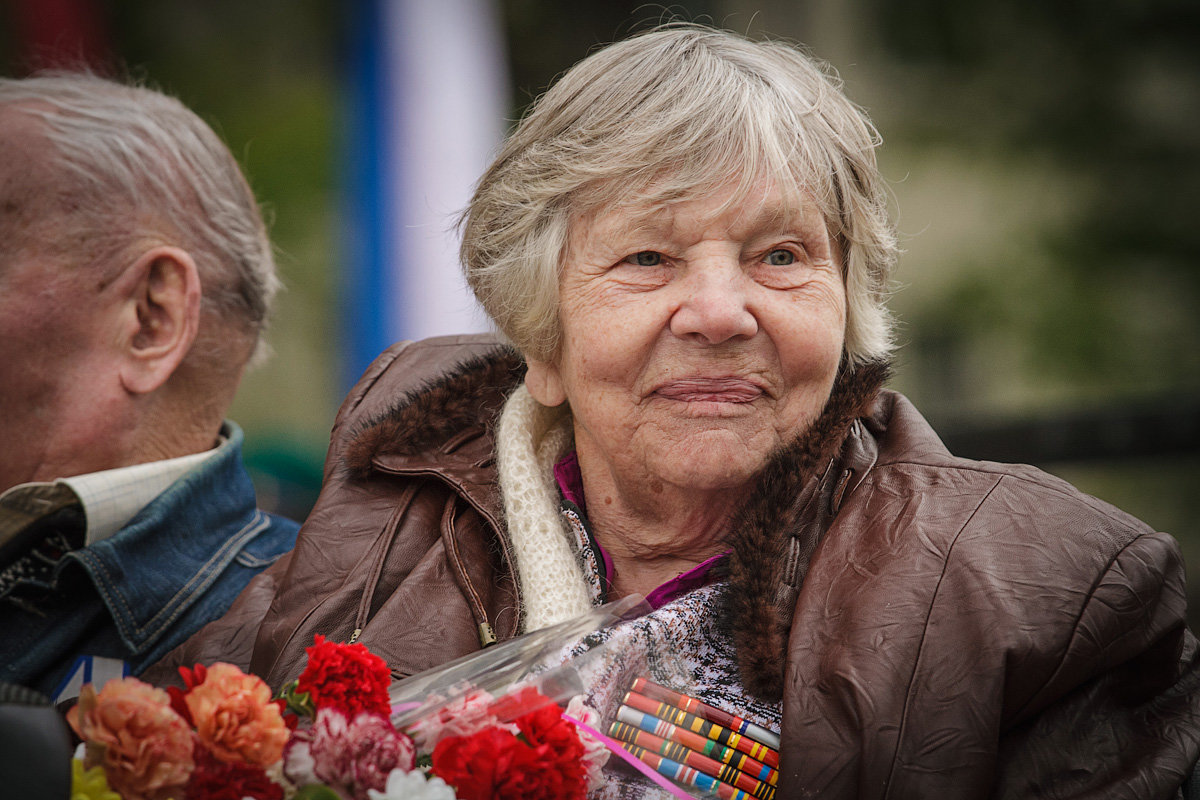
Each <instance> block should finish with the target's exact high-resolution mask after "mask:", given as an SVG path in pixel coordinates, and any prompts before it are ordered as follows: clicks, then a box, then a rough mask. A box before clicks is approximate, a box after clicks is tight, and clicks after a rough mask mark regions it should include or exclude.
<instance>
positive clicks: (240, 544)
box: [60, 421, 271, 654]
mask: <svg viewBox="0 0 1200 800" xmlns="http://www.w3.org/2000/svg"><path fill="white" fill-rule="evenodd" d="M222 432H223V433H224V434H225V436H227V437H228V438H227V439H226V441H225V442H224V443H223V444H221V445H220V446H219V447H218V448H217V453H216V454H215V455H214V456H213V457H212V458H210V459H209V460H207V461H205V462H204V463H203V464H201V465H200V466H199V467H198V468H196V469H194V470H192V471H191V472H189V473H188V474H187V475H185V476H183V477H182V478H180V479H179V480H177V481H175V483H173V484H171V485H170V486H169V487H168V488H167V489H166V491H164V492H163V493H162V494H160V495H159V496H158V497H157V498H155V499H154V500H153V501H151V502H150V504H149V505H147V506H146V507H145V508H143V509H142V510H141V511H140V512H138V514H137V516H135V517H134V518H133V519H132V520H130V521H129V523H128V524H127V525H126V526H125V527H124V528H122V529H121V530H120V531H119V532H117V533H116V534H114V535H113V536H112V537H110V538H108V539H105V540H104V541H101V542H97V543H96V544H94V545H91V546H89V547H85V548H83V549H80V550H76V551H73V552H72V553H70V554H68V556H67V558H66V559H64V562H65V561H66V560H67V559H69V560H71V561H74V562H76V563H78V564H79V565H80V566H82V567H83V569H85V570H86V571H87V572H88V574H89V575H90V576H91V578H92V582H93V583H94V584H95V586H96V590H97V591H98V592H99V593H100V596H101V597H102V598H103V600H104V603H105V605H106V606H107V607H108V610H109V612H110V614H111V615H112V618H113V621H114V622H115V624H116V626H117V630H118V632H119V633H120V636H121V639H122V640H123V642H124V643H125V645H126V646H127V647H129V648H130V650H131V651H132V652H133V653H134V654H137V653H140V652H142V651H143V650H145V649H147V648H149V647H150V646H151V645H153V644H154V642H155V641H156V640H157V639H159V638H160V637H161V636H162V635H163V634H164V633H166V632H167V631H168V630H169V629H170V627H171V626H172V625H173V624H174V623H175V622H176V621H177V620H178V619H179V618H180V617H181V616H183V615H184V613H185V612H186V611H187V610H188V609H189V608H190V607H191V606H192V605H194V604H195V603H196V601H197V600H199V598H200V597H201V596H203V594H204V592H205V591H206V590H207V589H208V588H209V587H210V586H211V585H212V584H213V583H214V582H215V581H216V580H217V579H218V578H219V577H220V576H221V573H222V572H223V571H224V570H225V569H226V567H228V566H229V564H230V562H231V561H233V559H234V558H236V557H237V556H238V554H239V552H241V551H242V550H243V549H244V548H245V547H246V545H247V543H248V542H249V541H250V540H251V539H253V538H254V537H256V536H257V535H258V534H260V533H261V532H262V531H263V530H264V529H266V528H267V527H269V526H270V524H271V522H270V518H269V517H268V516H267V515H266V514H264V513H262V512H261V511H258V510H257V509H256V507H255V501H254V486H253V484H252V483H251V482H250V476H249V475H248V474H247V473H246V470H245V467H243V465H242V460H241V448H242V441H243V439H244V438H245V436H244V434H243V433H242V430H241V428H239V427H238V426H237V425H236V424H235V423H233V422H229V421H226V423H225V425H224V428H223V430H222ZM60 568H61V567H60Z"/></svg>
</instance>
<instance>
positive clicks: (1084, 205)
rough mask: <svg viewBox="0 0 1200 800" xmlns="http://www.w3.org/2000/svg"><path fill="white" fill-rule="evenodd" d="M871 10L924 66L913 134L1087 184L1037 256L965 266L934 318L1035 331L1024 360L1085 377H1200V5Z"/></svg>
mask: <svg viewBox="0 0 1200 800" xmlns="http://www.w3.org/2000/svg"><path fill="white" fill-rule="evenodd" d="M863 10H864V13H865V18H866V19H871V20H874V21H875V24H873V25H871V26H870V28H871V30H873V31H874V33H875V38H876V40H877V41H878V42H879V43H880V44H881V45H882V46H883V47H884V49H885V50H886V51H887V53H888V55H889V56H890V57H891V58H892V59H894V60H895V61H896V62H898V64H899V65H900V67H901V69H902V70H903V74H904V75H905V76H906V77H908V78H912V77H913V76H924V78H925V80H923V81H916V82H913V83H911V84H909V86H908V87H907V88H908V90H909V92H910V97H909V102H910V103H911V107H912V108H913V109H914V110H915V113H912V114H908V115H906V119H905V123H906V126H907V127H908V130H907V131H906V132H905V133H903V134H902V135H903V136H905V137H906V139H909V140H912V139H913V138H916V137H920V138H922V139H924V140H925V144H924V146H925V147H936V146H938V144H939V143H940V144H947V143H953V145H954V146H958V147H964V146H965V147H967V148H969V149H972V150H974V151H975V153H976V155H977V156H982V157H984V158H988V159H990V160H999V161H1000V162H1003V161H1005V160H1008V159H1010V158H1012V155H1011V154H1018V157H1019V158H1020V159H1022V160H1026V161H1028V160H1035V161H1039V160H1040V161H1041V162H1042V163H1045V164H1047V165H1052V169H1054V170H1055V171H1056V172H1058V173H1059V174H1060V175H1061V176H1063V178H1064V179H1065V180H1066V181H1068V182H1069V183H1070V184H1072V185H1073V188H1074V191H1073V192H1072V195H1073V196H1072V197H1071V199H1070V201H1069V202H1070V203H1071V204H1072V209H1071V211H1070V212H1069V214H1068V216H1067V218H1066V219H1062V220H1054V221H1051V223H1050V224H1048V225H1046V226H1045V227H1044V228H1042V229H1041V230H1040V231H1038V232H1037V236H1036V238H1035V239H1034V240H1033V241H1030V242H1027V243H1023V244H1022V245H1021V247H1020V248H1018V249H1017V250H1016V252H1018V253H1019V252H1021V250H1025V251H1026V252H1030V251H1040V252H1038V253H1037V254H1036V255H1035V256H1034V257H1035V259H1036V260H1038V261H1039V262H1040V268H1038V269H1036V270H1027V269H1023V268H1021V266H1020V265H1018V266H1017V268H1016V269H1015V270H1010V269H1008V268H1007V267H1006V266H1004V265H1002V264H1000V263H993V264H992V265H991V270H990V271H991V275H990V276H989V278H990V279H988V280H983V281H980V280H979V279H978V274H979V273H977V272H971V273H968V274H967V275H966V276H965V277H964V280H963V281H962V282H960V283H959V284H958V285H957V286H956V287H955V288H954V289H953V290H951V292H949V294H948V296H947V297H945V298H943V299H942V300H941V301H939V302H938V303H936V304H935V305H933V306H932V307H929V308H927V309H925V313H927V314H928V315H929V317H930V318H929V319H928V320H926V321H925V322H928V323H932V324H929V325H923V327H926V328H928V329H930V330H932V331H934V333H933V334H932V335H933V337H935V338H936V337H938V336H940V335H941V334H940V333H938V332H940V331H953V332H954V336H955V337H958V338H960V339H967V340H970V339H980V338H986V337H988V336H989V335H992V334H994V333H995V332H996V331H998V330H1003V331H1004V332H1005V335H1008V336H1013V335H1015V336H1023V337H1025V338H1026V339H1027V342H1026V347H1025V348H1024V353H1025V360H1024V367H1025V369H1026V370H1031V371H1035V372H1037V373H1041V374H1046V373H1051V374H1057V375H1059V376H1060V379H1061V377H1062V376H1063V375H1065V376H1066V377H1067V379H1069V380H1070V381H1071V382H1073V383H1074V384H1075V385H1077V386H1078V387H1080V388H1081V389H1083V388H1086V389H1088V390H1095V389H1105V390H1108V391H1113V392H1118V393H1138V392H1146V391H1154V390H1157V391H1164V390H1171V389H1175V390H1178V389H1181V388H1183V389H1188V390H1192V391H1195V390H1197V389H1200V315H1198V314H1196V313H1195V309H1196V308H1197V304H1198V301H1200V226H1198V225H1196V223H1195V221H1194V219H1193V218H1192V215H1193V209H1194V208H1196V207H1197V205H1198V204H1200V137H1198V136H1197V135H1196V131H1197V125H1198V124H1200V6H1197V5H1196V4H1195V3H1190V2H1183V1H1182V0H1145V1H1144V2H1114V3H1105V4H1101V5H1099V6H1097V5H1095V4H1085V3H1078V2H1067V1H1065V0H1060V1H1059V2H1040V3H1039V2H1016V3H1014V2H1011V1H1010V0H984V1H983V2H979V3H972V4H969V5H964V4H960V3H954V2H950V1H949V0H905V1H904V2H891V1H890V0H864V2H863ZM986 272H987V271H986V270H985V273H986ZM1014 279H1015V281H1014ZM989 284H990V286H989ZM989 288H990V291H989ZM989 294H990V295H991V296H992V297H993V298H994V299H992V300H989V299H987V298H988V297H989ZM997 295H1002V296H997ZM1018 297H1019V299H1020V302H1019V303H1014V302H1013V300H1014V298H1018ZM980 312H983V313H980ZM917 324H919V321H918V320H914V326H916V325H917ZM921 336H922V334H920V333H917V334H916V337H917V338H916V339H915V341H917V342H918V343H920V342H922V341H927V340H922V339H921V338H920V337H921ZM967 346H970V345H969V344H968V345H967Z"/></svg>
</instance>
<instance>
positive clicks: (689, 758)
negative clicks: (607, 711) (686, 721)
mask: <svg viewBox="0 0 1200 800" xmlns="http://www.w3.org/2000/svg"><path fill="white" fill-rule="evenodd" d="M608 732H609V735H611V736H613V737H614V738H616V739H620V740H621V741H623V742H628V743H629V744H633V745H637V746H638V747H643V748H645V749H646V750H648V751H650V752H652V753H657V754H658V755H661V756H664V757H666V758H668V759H670V760H672V761H677V762H679V763H680V764H686V765H687V766H689V767H693V768H695V769H697V770H699V771H700V772H703V773H704V774H706V775H711V776H712V777H714V778H717V779H718V780H720V781H724V782H725V783H728V784H729V785H731V786H735V787H737V788H738V789H741V790H742V791H744V792H748V793H749V794H750V795H751V796H753V797H757V798H760V800H774V797H775V786H774V783H775V781H776V780H777V778H778V774H777V773H776V772H775V770H770V772H771V775H770V776H769V777H768V778H767V779H766V780H758V779H756V778H754V777H752V776H750V775H747V774H746V773H744V772H742V771H741V770H738V769H735V768H733V767H731V766H729V765H728V764H722V763H721V762H719V761H715V760H713V759H711V758H709V757H707V756H705V755H702V754H700V753H697V752H696V751H695V750H692V749H690V748H687V747H684V746H683V745H682V744H680V743H678V742H672V741H670V740H668V739H663V738H662V737H660V736H655V735H654V734H653V733H650V732H649V731H644V730H642V729H640V728H636V727H634V726H632V725H629V724H627V723H624V722H614V723H613V724H612V725H611V726H610V727H609V731H608Z"/></svg>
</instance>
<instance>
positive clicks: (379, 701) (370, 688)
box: [296, 634, 392, 719]
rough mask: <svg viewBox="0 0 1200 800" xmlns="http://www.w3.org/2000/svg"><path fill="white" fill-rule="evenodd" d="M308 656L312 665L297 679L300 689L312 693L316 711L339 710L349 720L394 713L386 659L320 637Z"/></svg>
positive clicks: (315, 640) (360, 648) (359, 645)
mask: <svg viewBox="0 0 1200 800" xmlns="http://www.w3.org/2000/svg"><path fill="white" fill-rule="evenodd" d="M305 652H307V653H308V665H307V666H306V667H305V668H304V672H302V673H300V677H299V678H297V680H296V689H297V690H298V691H301V692H308V694H309V696H310V697H311V698H312V702H313V705H314V706H315V707H316V708H318V709H320V708H336V709H338V710H339V711H341V712H342V713H343V714H345V715H346V718H347V719H354V718H355V717H356V716H357V715H358V714H359V713H360V712H363V711H368V712H373V713H376V714H383V715H384V716H387V715H388V714H389V713H390V712H391V710H392V704H391V701H390V700H389V699H388V685H389V684H390V683H391V680H392V676H391V673H390V672H389V671H388V667H387V662H385V661H384V660H383V659H382V658H380V657H379V656H377V655H375V654H374V653H372V652H371V651H369V650H367V648H366V647H364V646H363V645H361V644H339V643H337V642H331V641H328V640H326V638H325V637H324V636H321V635H320V634H317V636H316V638H315V639H314V641H313V646H312V647H309V648H308V649H307V650H306V651H305Z"/></svg>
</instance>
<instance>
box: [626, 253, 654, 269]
mask: <svg viewBox="0 0 1200 800" xmlns="http://www.w3.org/2000/svg"><path fill="white" fill-rule="evenodd" d="M625 260H626V261H627V262H629V263H630V264H637V265H638V266H639V267H657V266H658V265H659V264H661V263H662V253H658V252H655V251H654V250H642V251H639V252H637V253H634V254H633V255H631V256H626V257H625Z"/></svg>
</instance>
